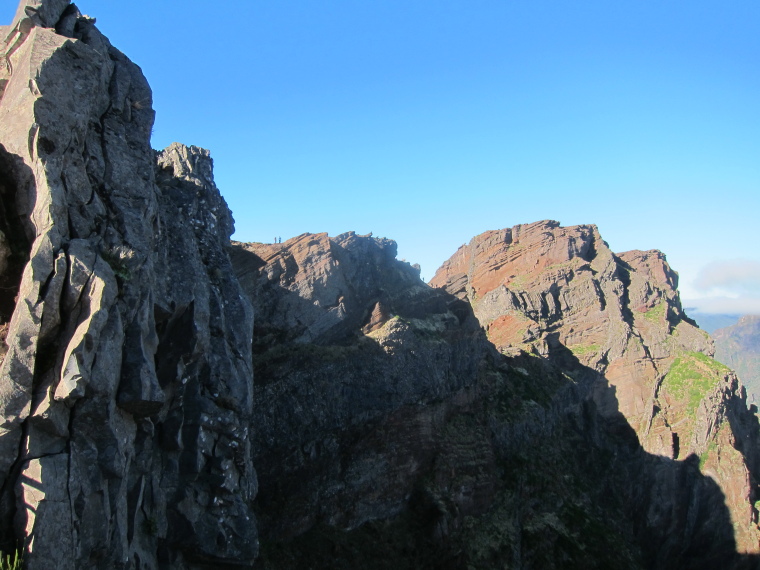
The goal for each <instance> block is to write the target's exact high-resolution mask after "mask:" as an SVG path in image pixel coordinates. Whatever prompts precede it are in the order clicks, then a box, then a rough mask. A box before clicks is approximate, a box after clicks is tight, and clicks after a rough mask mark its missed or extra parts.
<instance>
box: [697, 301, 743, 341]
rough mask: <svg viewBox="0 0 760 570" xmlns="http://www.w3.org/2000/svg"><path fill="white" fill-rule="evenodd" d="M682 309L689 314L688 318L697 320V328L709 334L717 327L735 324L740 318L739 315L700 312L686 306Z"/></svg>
mask: <svg viewBox="0 0 760 570" xmlns="http://www.w3.org/2000/svg"><path fill="white" fill-rule="evenodd" d="M684 311H685V312H686V314H687V315H689V318H692V319H694V320H695V321H697V325H699V328H701V329H702V330H703V331H707V332H708V333H710V334H712V333H713V331H715V330H717V329H722V328H725V327H730V326H731V325H735V324H736V323H737V322H739V319H740V318H741V315H728V314H712V313H701V312H699V311H697V310H696V309H690V308H689V307H686V308H685V309H684Z"/></svg>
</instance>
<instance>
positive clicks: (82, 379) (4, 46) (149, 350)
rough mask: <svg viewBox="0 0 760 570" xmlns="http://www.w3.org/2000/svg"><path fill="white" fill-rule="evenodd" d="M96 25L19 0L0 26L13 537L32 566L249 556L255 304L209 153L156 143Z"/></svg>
mask: <svg viewBox="0 0 760 570" xmlns="http://www.w3.org/2000/svg"><path fill="white" fill-rule="evenodd" d="M93 24H94V21H93V20H92V19H89V18H86V17H83V16H82V15H81V14H80V13H79V12H78V11H77V9H76V7H74V6H73V5H70V4H69V2H68V1H65V0H38V1H30V0H27V1H25V2H22V4H21V6H20V7H19V11H18V12H17V17H16V19H15V20H14V22H13V24H12V25H11V26H10V27H8V28H6V29H5V30H4V33H3V37H2V38H0V52H2V55H4V56H6V58H7V61H8V65H7V66H4V67H3V68H2V70H1V71H0V83H1V85H2V90H0V121H2V124H3V129H2V132H0V145H2V151H1V152H0V186H1V188H0V191H2V192H1V193H2V194H3V198H2V212H0V213H1V214H2V215H1V216H0V218H2V220H0V231H2V232H3V236H5V237H7V236H8V235H9V234H8V233H7V230H8V229H9V228H10V229H14V228H22V235H23V236H25V240H19V243H18V244H13V243H11V244H9V245H8V248H10V250H11V253H12V252H13V251H14V249H13V248H14V247H15V248H16V249H18V248H19V247H20V248H23V247H26V251H25V252H24V255H25V256H26V257H27V259H28V263H27V262H26V261H27V259H24V260H23V261H20V258H19V260H17V259H16V257H14V256H16V254H15V253H13V254H12V255H10V256H9V254H8V248H5V249H2V248H0V249H1V250H2V251H0V254H2V258H3V260H4V261H3V263H4V272H3V275H4V277H3V279H5V280H6V281H4V282H3V283H2V285H5V283H6V282H8V283H11V284H12V283H13V281H14V280H17V281H16V284H15V285H14V287H15V288H16V289H15V290H16V291H17V295H18V302H17V303H15V304H14V305H13V306H12V311H8V313H9V314H7V315H3V314H2V307H1V306H0V317H1V318H3V319H4V321H3V322H2V323H0V325H4V326H6V327H7V335H6V338H5V342H6V343H7V345H8V351H7V354H5V357H4V359H3V363H2V368H1V369H0V414H1V415H2V425H1V426H0V429H1V430H2V432H0V448H1V449H0V451H2V453H1V455H2V459H0V473H2V478H3V479H5V478H9V480H8V481H6V482H5V485H4V487H3V493H4V494H3V496H2V497H0V511H2V513H1V514H2V523H3V524H2V539H3V541H4V544H3V545H2V547H3V548H6V549H7V548H11V547H12V545H13V544H15V543H16V542H17V541H19V543H22V544H24V545H25V547H26V549H27V551H28V552H27V555H26V557H25V559H26V564H27V566H28V567H29V568H31V569H34V568H49V567H50V566H49V564H50V561H51V560H60V561H61V565H59V566H60V567H62V568H63V567H71V568H84V567H87V568H103V569H106V568H107V569H114V568H133V567H140V568H158V567H159V566H160V565H163V567H166V566H167V565H168V566H171V567H173V568H186V567H190V566H192V565H194V564H196V562H198V561H203V562H205V563H216V564H224V563H231V564H250V563H251V561H252V560H253V558H254V557H255V555H256V552H257V538H256V526H255V523H254V522H253V514H252V512H251V506H250V501H251V499H252V498H253V496H255V493H256V485H255V484H254V483H252V482H251V480H253V481H255V471H254V470H253V466H252V464H251V458H250V447H249V444H248V443H247V440H246V438H245V436H244V435H242V434H244V433H247V432H248V431H247V430H248V421H249V420H248V418H249V416H250V413H251V401H252V386H251V376H252V366H251V331H252V312H251V308H250V305H249V304H248V303H247V301H246V300H245V299H244V298H243V296H242V294H241V291H240V288H239V285H238V283H237V282H236V281H235V280H234V278H232V277H231V274H232V271H231V269H230V265H229V259H228V257H227V253H226V247H227V246H228V245H229V236H230V233H231V232H232V228H233V222H232V217H231V215H230V213H229V210H228V209H227V207H226V204H225V203H224V201H223V199H222V198H221V196H220V195H219V192H218V190H217V188H216V186H215V185H214V182H213V176H212V169H211V160H210V158H209V154H208V151H204V150H202V149H198V148H196V147H191V148H187V147H184V146H182V145H176V144H175V145H173V146H172V147H171V148H170V149H168V150H167V151H166V152H165V153H163V154H161V155H160V156H159V157H157V156H156V154H155V152H154V151H153V150H152V149H151V148H150V141H149V137H150V131H151V126H152V122H153V110H152V109H151V93H150V89H149V87H148V85H147V82H146V81H145V78H144V77H143V76H142V73H141V72H140V70H139V68H138V67H137V66H135V65H134V64H133V63H132V62H130V61H129V60H128V59H127V58H126V57H125V56H124V55H123V54H121V53H120V52H119V51H118V50H116V49H114V48H113V47H112V46H111V45H110V43H109V42H108V40H107V39H106V38H105V37H103V36H102V35H101V34H100V33H99V32H98V30H97V28H95V26H94V25H93ZM180 157H181V159H180ZM167 164H171V165H175V166H176V168H174V169H173V170H174V172H168V171H167ZM11 192H12V194H11ZM189 207H192V208H194V210H192V211H191V209H189ZM16 235H18V232H16ZM7 243H8V242H7V240H6V241H5V242H3V244H7ZM25 244H29V245H26V246H25ZM24 264H25V267H24ZM16 267H23V275H22V272H21V270H20V269H19V270H18V271H17V270H16ZM10 313H12V314H10ZM204 417H207V418H211V417H214V418H217V417H222V418H224V421H223V422H214V423H213V424H209V425H207V426H204V427H203V428H202V429H201V428H200V426H201V424H203V423H204V420H203V419H202V418H204ZM177 418H179V423H178V424H177ZM164 422H166V427H164ZM165 431H166V432H168V433H173V436H172V437H171V438H169V439H173V441H174V445H172V446H164V445H163V442H165V441H167V437H166V434H165V433H164V432H165ZM232 442H234V443H235V444H236V447H235V452H234V453H233V454H230V453H229V452H227V451H225V450H226V449H228V448H229V447H230V446H231V445H232ZM184 463H192V465H193V469H192V470H190V471H183V470H180V469H178V468H172V467H171V466H172V465H174V466H179V465H181V464H184ZM219 482H220V483H219ZM215 499H216V502H214V500H215ZM14 505H15V507H14ZM180 505H181V506H180ZM14 510H15V512H16V513H17V516H16V524H15V527H14V526H13V525H12V524H11V521H10V520H9V517H10V516H11V514H12V513H13V512H14ZM179 513H182V514H181V518H182V521H184V522H182V523H181V524H178V525H176V526H175V525H173V524H172V523H173V521H176V520H177V517H178V516H180V515H179ZM220 537H221V538H220ZM66 565H68V566H66Z"/></svg>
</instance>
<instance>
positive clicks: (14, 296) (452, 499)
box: [0, 0, 758, 570]
mask: <svg viewBox="0 0 760 570" xmlns="http://www.w3.org/2000/svg"><path fill="white" fill-rule="evenodd" d="M94 24H95V22H94V20H93V19H92V18H89V17H87V16H84V15H82V14H81V13H80V12H79V10H78V9H77V8H76V6H74V5H73V4H70V3H69V2H68V1H67V0H24V1H22V3H21V5H20V7H19V10H18V12H17V14H16V17H15V19H14V21H13V23H12V24H11V25H10V26H3V27H1V28H0V52H1V53H2V54H3V56H4V65H0V126H1V128H0V339H1V340H2V341H3V343H2V345H3V351H2V352H3V354H2V357H3V358H2V365H1V366H0V540H1V541H2V544H0V548H2V549H3V550H4V551H6V552H7V551H11V550H13V549H16V548H21V549H23V550H25V552H26V556H25V560H26V564H27V566H28V568H30V569H33V570H34V569H46V568H51V567H56V568H70V569H75V568H100V569H104V570H105V569H118V568H124V569H127V568H129V569H133V568H134V569H141V570H142V569H151V570H153V569H158V568H172V569H180V570H181V569H191V568H192V569H195V568H240V567H243V568H247V567H256V566H259V567H262V568H277V569H282V568H304V567H311V568H331V569H333V568H394V569H396V570H398V569H401V568H452V569H453V568H468V567H473V568H484V569H488V568H494V569H495V568H504V567H512V568H541V569H552V568H557V569H559V568H562V569H565V568H584V569H587V568H605V569H606V568H630V569H642V568H655V569H672V568H690V569H705V570H707V569H714V568H718V567H720V568H755V567H757V561H758V558H757V556H755V555H754V554H753V553H755V552H756V551H757V549H758V548H757V547H758V542H757V514H758V513H757V510H756V508H755V505H754V501H755V500H756V499H757V498H758V497H757V489H756V474H757V472H758V471H757V431H758V426H757V420H756V419H755V418H754V416H753V415H752V414H751V413H749V412H748V410H747V408H746V402H745V399H744V394H743V391H742V388H741V386H740V385H739V384H738V382H737V380H736V377H735V376H734V375H733V374H732V373H731V372H730V371H728V370H727V369H726V368H725V367H722V366H720V365H718V364H717V363H715V362H714V361H713V360H712V359H711V358H710V355H711V350H712V349H711V344H710V341H709V339H708V338H707V337H706V336H705V335H703V334H702V333H701V332H700V331H699V330H698V329H696V328H695V327H694V326H693V323H691V322H690V321H689V319H688V318H687V317H686V316H685V315H684V314H683V311H682V310H681V307H680V303H679V301H678V295H677V291H676V276H675V274H674V273H673V272H672V271H671V270H670V268H669V267H668V265H667V263H666V262H665V259H664V256H663V255H662V254H660V253H659V252H629V253H626V254H620V255H615V254H613V253H612V252H611V251H610V250H609V248H607V246H606V244H604V242H603V241H602V240H601V238H600V237H599V234H598V232H597V230H596V228H594V227H593V226H579V227H575V228H561V227H559V224H557V223H556V222H540V223H537V224H531V225H527V226H517V227H515V228H512V229H510V230H501V231H498V232H489V233H487V234H483V235H482V236H478V237H476V238H474V240H473V242H472V243H471V244H470V245H469V246H466V247H464V248H462V249H460V251H459V252H457V253H456V254H455V256H454V257H453V258H452V259H451V260H450V261H449V262H447V264H445V265H444V267H443V268H442V269H441V271H440V272H439V273H438V275H437V277H436V280H435V281H434V283H435V284H436V285H438V286H439V287H440V288H431V287H429V286H428V285H426V284H424V283H423V282H422V281H421V280H420V278H419V272H418V270H417V269H416V268H415V267H413V266H410V265H409V264H407V263H404V262H401V261H398V260H396V258H395V257H396V246H395V243H394V242H392V241H390V240H385V239H376V238H372V237H371V236H360V235H356V234H354V233H347V234H342V235H340V236H337V237H334V238H330V237H328V236H327V235H326V234H316V235H314V234H304V235H301V236H298V237H296V238H293V239H291V240H288V241H287V242H285V243H283V244H274V245H264V244H240V243H236V244H234V245H231V244H230V242H229V236H230V235H231V233H232V231H233V220H232V216H231V213H230V212H229V210H228V208H227V205H226V204H225V202H224V200H223V199H222V197H221V196H220V194H219V191H218V189H217V188H216V186H215V184H214V181H213V175H212V162H211V159H210V156H209V153H208V152H207V151H205V150H203V149H200V148H197V147H186V146H183V145H180V144H173V145H171V146H170V147H168V148H167V149H165V150H164V151H162V152H156V151H153V150H152V149H151V148H150V144H149V137H150V130H151V126H152V121H153V111H152V109H151V92H150V89H149V87H148V85H147V82H146V81H145V78H144V77H143V75H142V73H141V72H140V70H139V68H138V67H137V66H136V65H134V64H133V63H132V62H130V61H129V60H128V59H127V58H126V57H125V56H124V55H123V54H121V53H120V52H119V51H118V50H116V49H115V48H114V47H113V46H111V45H110V43H109V42H108V40H107V39H106V38H105V37H104V36H103V35H102V34H101V33H100V32H99V31H98V29H97V28H96V27H95V25H94ZM254 312H255V314H256V324H255V327H254V320H253V314H254ZM254 467H255V469H254ZM257 472H258V476H257ZM259 533H260V536H261V537H262V543H263V548H262V549H261V553H260V554H259Z"/></svg>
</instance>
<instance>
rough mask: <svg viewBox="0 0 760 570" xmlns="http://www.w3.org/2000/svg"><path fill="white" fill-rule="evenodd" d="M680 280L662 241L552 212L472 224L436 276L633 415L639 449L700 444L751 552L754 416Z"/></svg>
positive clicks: (507, 341)
mask: <svg viewBox="0 0 760 570" xmlns="http://www.w3.org/2000/svg"><path fill="white" fill-rule="evenodd" d="M677 283H678V277H677V274H676V273H675V272H674V271H673V270H672V269H671V268H670V266H669V265H668V263H667V261H666V260H665V256H664V255H663V254H662V253H661V252H659V251H647V252H642V251H630V252H625V253H622V254H618V255H616V254H614V253H612V251H610V249H609V247H608V246H607V244H606V243H605V242H604V241H603V240H602V238H601V236H600V235H599V232H598V230H597V228H596V227H595V226H591V225H589V226H573V227H567V228H563V227H561V226H560V225H559V224H558V223H557V222H554V221H542V222H536V223H534V224H527V225H520V226H515V227H514V228H509V229H504V230H499V231H491V232H486V233H484V234H481V235H479V236H476V237H475V238H473V239H472V241H471V242H470V244H468V245H465V246H462V247H461V248H460V249H459V251H457V252H456V253H455V254H454V256H452V258H451V259H449V260H448V261H447V262H445V263H444V264H443V266H442V267H441V268H440V269H439V270H438V272H437V273H436V275H435V277H434V278H433V279H432V280H431V285H432V286H437V287H442V288H444V289H445V290H446V291H448V292H450V293H452V294H454V295H456V296H457V297H459V298H461V299H466V300H467V301H469V302H470V303H471V305H472V307H473V310H474V312H475V314H476V315H477V317H478V319H479V320H480V322H481V324H482V325H483V326H484V328H485V330H486V331H487V334H488V337H489V339H490V340H491V341H492V342H494V344H495V345H496V346H497V347H499V349H500V350H501V351H502V352H503V353H505V354H516V353H519V352H521V351H526V352H529V353H533V354H538V355H541V356H544V357H547V358H549V359H550V360H552V361H553V362H555V363H557V364H558V365H559V366H560V367H562V368H563V369H564V370H567V371H568V373H569V374H571V375H572V376H573V377H574V378H575V379H576V380H577V381H579V382H588V383H590V384H591V385H592V393H593V399H594V401H595V403H596V404H597V406H598V408H599V410H600V412H601V414H602V415H603V416H604V417H605V418H606V419H608V420H612V421H617V422H619V423H620V425H621V429H625V428H627V426H628V425H630V426H631V427H632V428H633V429H634V430H635V432H636V435H637V438H638V440H639V441H640V443H641V445H642V446H643V448H644V449H645V450H647V451H649V452H651V453H655V454H659V455H664V456H666V457H670V458H672V459H677V460H684V459H686V458H688V457H691V456H699V457H700V463H701V467H702V468H703V470H704V472H705V473H707V474H709V475H710V476H712V477H714V478H715V480H716V481H718V483H719V485H720V487H721V489H722V490H723V492H724V493H725V494H726V497H727V498H726V500H727V504H728V505H729V509H730V511H731V515H732V518H733V521H734V524H735V526H736V538H737V541H738V543H739V548H740V549H742V550H744V551H747V552H758V551H759V550H760V543H758V539H759V538H760V534H759V533H758V528H757V512H756V510H755V508H754V506H753V503H754V501H755V500H756V497H757V480H756V477H757V474H758V468H759V467H760V465H759V464H758V460H759V459H760V458H759V457H758V451H757V445H758V441H757V438H758V430H757V425H756V424H757V422H756V421H755V420H754V418H753V417H752V415H751V414H750V413H749V412H748V410H747V406H746V394H745V392H744V389H743V388H742V387H741V385H740V384H739V382H738V380H737V378H736V376H735V375H734V374H733V373H731V371H730V370H728V369H727V368H726V367H725V366H722V365H720V364H719V363H717V362H716V361H715V360H713V359H712V358H711V356H712V354H713V346H712V341H711V340H710V338H709V337H708V335H707V334H705V333H704V332H703V331H700V330H699V329H698V328H696V326H695V325H694V323H693V321H691V320H690V319H689V318H688V317H687V316H686V315H685V314H684V312H683V310H682V308H681V304H680V300H679V297H678V291H677ZM717 449H720V450H721V452H720V453H717V452H716V451H717Z"/></svg>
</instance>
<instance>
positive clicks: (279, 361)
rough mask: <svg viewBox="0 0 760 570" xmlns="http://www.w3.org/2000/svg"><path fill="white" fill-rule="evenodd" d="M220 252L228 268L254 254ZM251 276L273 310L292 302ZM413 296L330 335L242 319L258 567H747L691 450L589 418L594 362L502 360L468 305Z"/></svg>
mask: <svg viewBox="0 0 760 570" xmlns="http://www.w3.org/2000/svg"><path fill="white" fill-rule="evenodd" d="M248 255H252V254H250V253H249V254H248ZM232 257H233V263H234V264H235V265H236V272H237V273H238V274H239V275H240V274H241V273H244V272H246V271H250V266H248V267H246V263H248V262H250V261H253V262H254V265H255V266H256V268H257V269H258V268H261V267H263V266H264V264H265V262H263V261H261V260H260V261H255V260H252V259H251V258H248V257H247V256H242V257H241V256H238V257H237V260H236V254H233V256H232ZM246 258H247V259H248V261H246ZM399 264H400V262H396V261H392V262H390V263H389V265H388V267H387V268H385V271H384V275H385V277H384V278H385V280H386V283H387V284H391V283H393V282H394V279H393V278H392V277H391V278H389V277H388V276H389V275H390V274H392V272H393V271H397V270H398V266H399ZM418 281H419V280H418ZM252 284H253V281H250V280H249V282H248V285H247V286H246V284H245V283H244V288H245V289H246V292H247V294H248V295H249V296H251V297H252V298H254V299H255V298H257V296H258V294H259V293H260V290H257V289H256V288H252ZM419 284H421V282H419ZM419 284H417V283H415V287H417V286H418V285H419ZM262 286H264V287H267V288H268V291H267V302H268V303H275V306H273V307H270V314H273V313H271V311H274V310H275V308H276V303H277V302H278V299H282V298H291V297H292V296H293V295H301V294H303V293H302V292H301V291H293V290H291V289H288V288H287V287H286V286H283V284H282V283H277V282H273V281H266V282H265V283H264V285H262V284H261V282H258V284H257V285H256V287H262ZM395 286H401V287H408V284H406V283H405V280H404V282H402V283H397V284H396V285H395ZM380 289H385V290H384V291H382V292H380V290H379V289H378V295H380V294H383V295H386V296H387V295H389V294H391V297H393V298H394V299H404V298H411V297H410V296H405V295H400V294H398V291H397V292H395V293H396V294H395V295H393V293H394V292H393V291H391V292H389V291H388V290H387V289H386V288H384V287H381V288H380ZM421 291H422V292H420V291H418V292H417V293H416V294H415V295H414V297H416V298H415V305H416V306H424V305H425V303H424V302H423V303H422V305H420V302H421V301H424V296H425V295H427V296H428V298H429V299H433V298H435V303H431V305H430V306H434V307H438V308H437V309H436V310H433V311H430V312H428V313H427V314H426V315H422V314H421V313H420V312H418V311H415V312H414V316H411V315H409V314H408V313H407V312H406V310H405V309H406V306H405V304H404V303H403V302H396V303H395V304H394V307H393V315H394V316H392V317H391V316H388V317H387V318H386V319H385V321H384V322H383V323H382V325H381V326H380V327H379V328H377V329H375V330H373V331H372V332H370V333H366V334H365V333H363V332H362V326H363V325H364V324H365V322H366V320H367V319H368V318H370V315H371V313H372V311H373V307H374V306H376V303H377V301H378V298H376V297H373V296H372V295H369V296H366V297H365V298H363V299H362V300H361V302H359V303H357V304H356V305H355V306H354V307H352V311H359V312H360V314H361V317H360V318H359V322H360V324H359V325H354V326H353V327H351V330H346V334H345V335H344V336H343V337H342V338H341V339H340V340H339V341H338V339H337V338H332V339H330V341H329V342H324V343H323V342H322V341H321V340H320V338H319V337H318V336H315V337H314V338H313V341H312V342H308V343H305V342H296V341H294V340H293V339H292V337H290V338H288V331H287V330H279V329H278V326H275V325H273V323H271V322H266V321H264V322H262V321H261V318H260V320H259V322H258V323H257V327H256V331H255V334H254V337H255V338H254V346H256V347H258V348H257V353H256V354H255V357H254V358H255V369H256V377H255V383H256V386H257V387H258V389H257V390H256V395H255V405H254V410H255V412H254V418H253V425H255V426H257V430H258V431H257V435H256V441H255V442H254V443H253V447H254V465H255V466H256V469H257V471H258V477H259V485H260V487H259V489H260V490H259V495H258V498H257V500H256V509H257V516H258V520H259V523H260V527H259V530H260V535H261V540H262V551H261V558H260V561H259V563H260V565H261V567H263V568H278V569H280V568H303V567H310V568H337V569H340V568H346V569H348V568H356V567H361V568H378V569H380V568H394V569H402V568H410V569H411V568H451V569H455V568H541V569H553V568H557V569H559V568H562V569H567V568H578V569H580V568H583V569H589V568H599V569H602V568H604V569H607V568H630V569H642V568H647V569H657V570H660V569H662V570H664V569H676V568H683V569H686V568H688V569H705V570H707V569H715V568H737V569H739V568H741V569H744V568H747V569H749V568H757V567H759V566H760V564H758V560H759V559H758V557H757V556H751V555H741V554H739V553H737V549H736V540H735V537H734V528H733V525H732V521H731V516H730V513H729V510H728V508H727V507H726V498H725V496H724V495H723V492H722V491H721V489H720V487H719V486H718V485H717V484H716V483H715V481H713V480H712V479H711V478H710V477H708V476H706V475H704V474H702V473H701V472H700V468H699V458H698V457H696V456H694V455H692V456H689V457H687V458H686V459H685V460H683V461H676V460H672V459H669V458H667V457H663V456H657V455H652V454H649V453H647V452H646V451H645V450H644V449H643V448H642V447H641V445H640V444H639V442H638V439H637V436H636V433H635V431H634V430H633V428H632V427H631V426H630V425H629V424H628V422H627V421H626V420H625V418H624V417H623V416H622V414H617V415H614V416H613V417H603V416H602V415H601V414H600V413H599V410H598V409H597V407H596V405H595V403H594V401H593V399H592V390H593V387H594V384H595V383H598V382H600V381H601V382H604V379H603V378H600V375H599V374H598V373H597V372H596V371H594V370H592V369H590V368H587V367H585V366H583V365H582V364H581V363H580V362H579V361H578V359H577V358H576V357H575V355H573V354H572V352H571V351H570V350H568V349H567V348H566V347H564V346H562V345H561V344H560V343H558V342H554V343H550V354H549V356H548V357H546V358H542V357H538V356H535V355H530V354H526V353H522V354H521V355H519V356H515V357H507V356H504V355H501V354H499V353H498V352H497V351H496V349H495V348H494V347H493V345H492V344H491V343H490V342H489V341H488V339H487V338H486V335H485V333H484V331H483V330H482V329H481V328H480V325H479V323H478V321H477V319H476V318H475V316H474V314H473V313H472V310H471V308H470V306H469V304H467V303H465V302H463V301H462V300H460V299H458V298H456V297H454V296H452V295H449V294H447V293H445V292H443V291H442V290H440V289H430V288H427V287H425V288H424V290H421ZM441 300H443V301H445V302H444V303H443V308H440V307H441V304H440V301H441ZM289 303H290V301H289ZM255 304H256V302H255V301H254V305H255ZM324 310H326V309H324ZM353 317H354V319H355V318H356V317H357V315H356V314H354V315H353ZM278 339H283V340H278ZM607 388H608V389H609V390H612V391H613V393H612V394H611V396H612V398H613V399H614V397H615V395H614V387H611V386H609V384H607ZM729 419H730V418H729ZM739 420H741V418H736V421H739ZM740 451H741V449H740ZM751 470H752V472H753V474H754V467H751Z"/></svg>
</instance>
